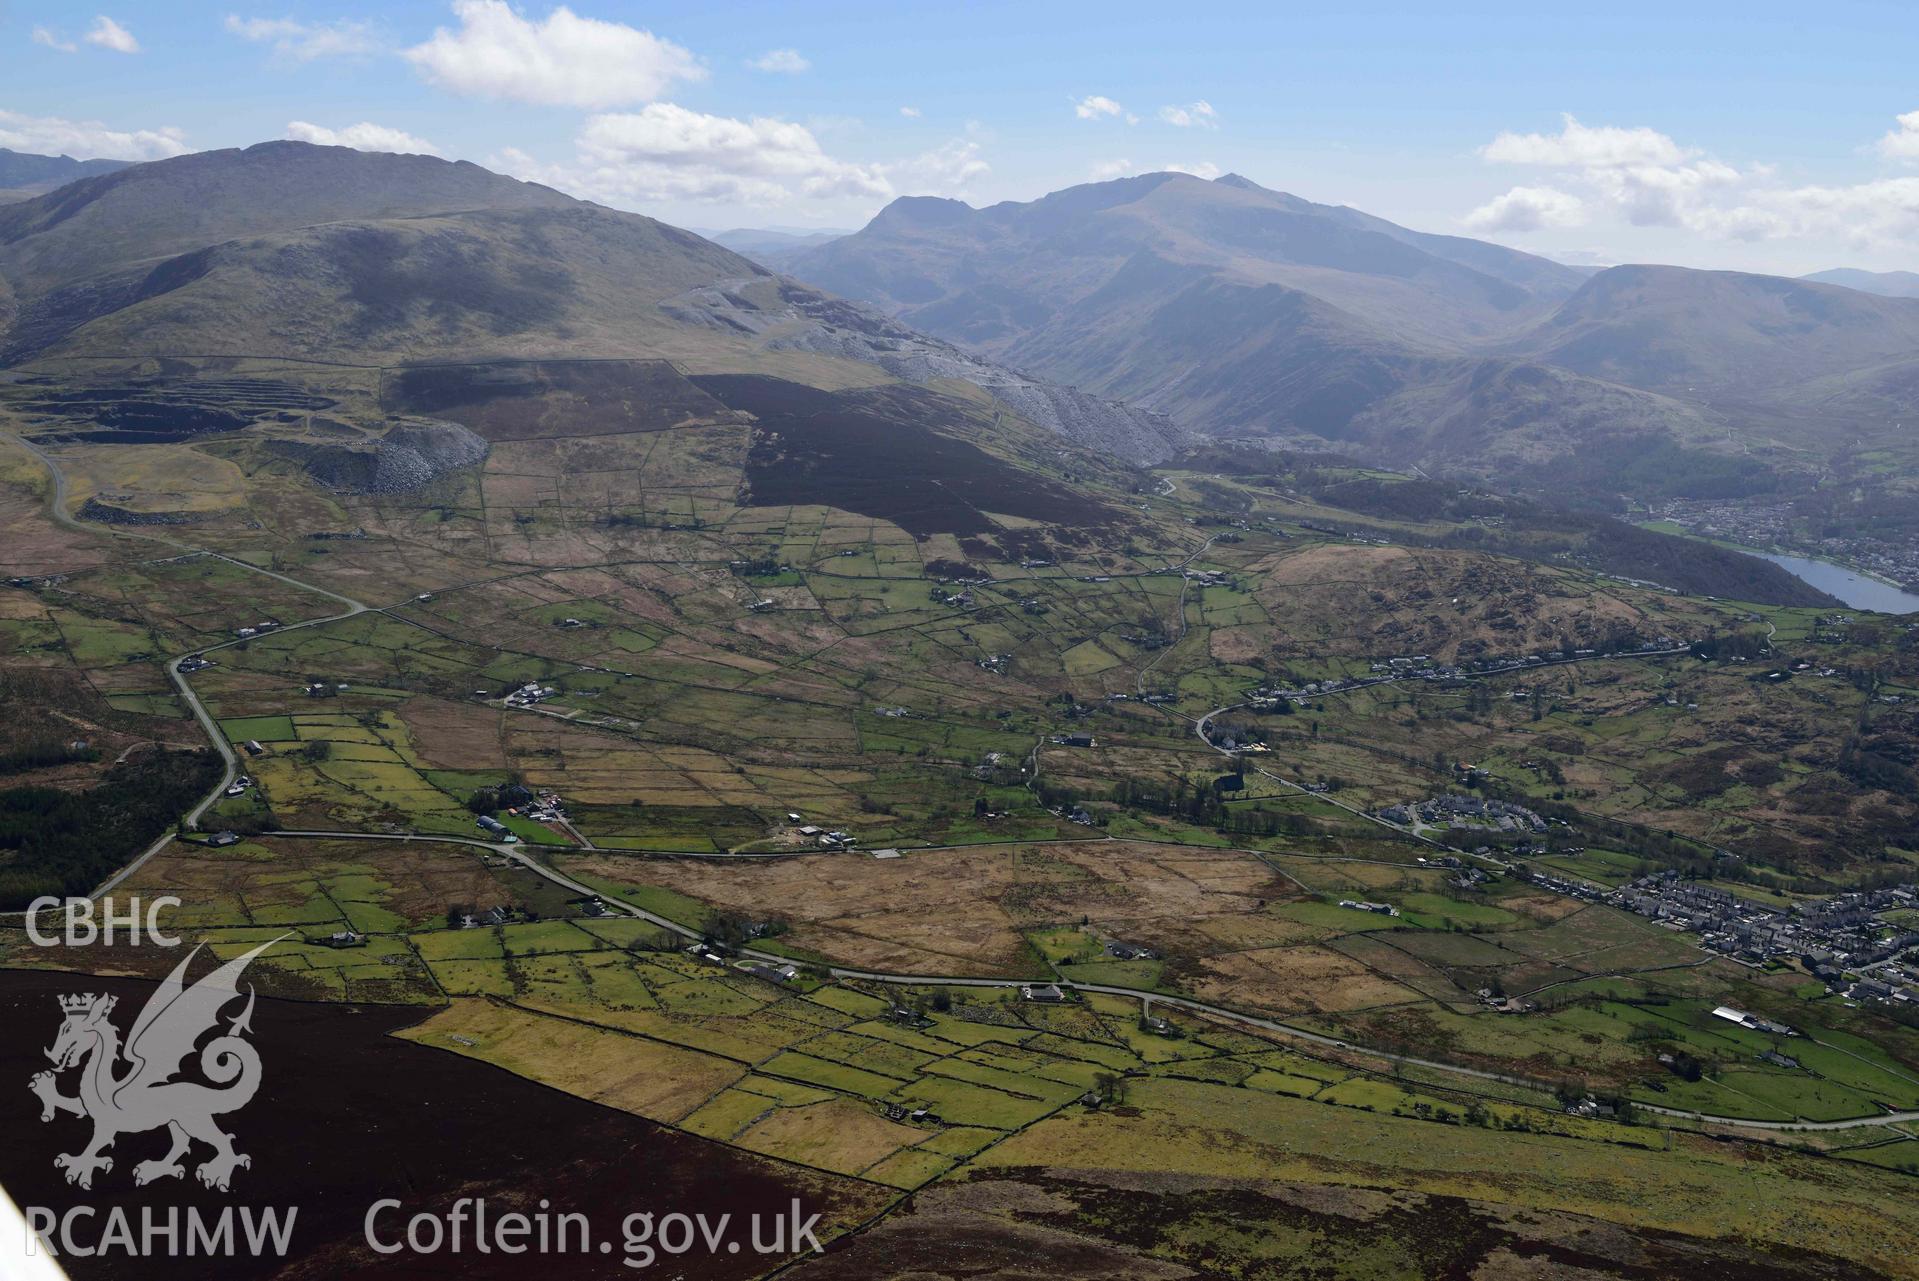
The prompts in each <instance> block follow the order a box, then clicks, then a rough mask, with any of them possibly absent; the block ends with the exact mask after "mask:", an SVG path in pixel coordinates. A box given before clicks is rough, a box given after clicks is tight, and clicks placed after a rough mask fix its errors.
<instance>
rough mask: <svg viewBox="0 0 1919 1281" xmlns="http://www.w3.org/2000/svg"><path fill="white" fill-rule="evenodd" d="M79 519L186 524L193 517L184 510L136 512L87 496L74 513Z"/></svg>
mask: <svg viewBox="0 0 1919 1281" xmlns="http://www.w3.org/2000/svg"><path fill="white" fill-rule="evenodd" d="M75 514H76V515H78V516H79V518H80V519H81V520H91V521H95V522H97V523H99V524H102V525H187V524H191V523H192V521H193V517H192V516H189V515H188V514H187V513H185V512H136V511H129V510H127V509H126V508H125V507H115V506H113V505H112V504H110V503H103V502H101V501H100V500H99V499H98V498H89V499H87V501H86V502H85V503H84V504H83V505H82V506H81V508H80V510H79V511H78V512H77V513H75Z"/></svg>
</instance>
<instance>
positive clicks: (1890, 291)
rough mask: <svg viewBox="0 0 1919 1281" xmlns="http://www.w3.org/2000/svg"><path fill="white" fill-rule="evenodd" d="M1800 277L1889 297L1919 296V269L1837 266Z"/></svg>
mask: <svg viewBox="0 0 1919 1281" xmlns="http://www.w3.org/2000/svg"><path fill="white" fill-rule="evenodd" d="M1800 279H1801V280H1814V281H1817V282H1819V283H1820V284H1822V285H1844V286H1845V287H1846V288H1847V289H1858V290H1862V291H1863V292H1865V293H1869V294H1880V295H1883V296H1884V297H1887V298H1919V271H1860V270H1859V269H1858V268H1856V267H1835V268H1833V269H1832V270H1831V271H1815V272H1814V273H1813V274H1812V275H1810V276H1801V277H1800Z"/></svg>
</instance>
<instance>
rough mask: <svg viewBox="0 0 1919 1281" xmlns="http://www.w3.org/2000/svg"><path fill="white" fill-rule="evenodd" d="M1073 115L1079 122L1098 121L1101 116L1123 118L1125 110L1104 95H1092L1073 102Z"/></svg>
mask: <svg viewBox="0 0 1919 1281" xmlns="http://www.w3.org/2000/svg"><path fill="white" fill-rule="evenodd" d="M1073 114H1074V115H1076V116H1078V117H1079V118H1080V119H1081V120H1098V119H1100V118H1101V117H1102V116H1112V117H1123V116H1125V115H1126V108H1124V107H1122V106H1120V105H1119V104H1118V103H1117V102H1114V101H1113V100H1112V99H1111V98H1108V97H1106V96H1105V95H1104V94H1098V93H1094V94H1088V95H1087V96H1086V97H1084V98H1081V99H1080V100H1079V101H1077V102H1075V103H1074V104H1073Z"/></svg>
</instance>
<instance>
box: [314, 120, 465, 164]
mask: <svg viewBox="0 0 1919 1281" xmlns="http://www.w3.org/2000/svg"><path fill="white" fill-rule="evenodd" d="M287 137H289V138H292V139H293V140H294V141H296V142H311V143H315V144H317V145H319V146H322V147H351V148H353V149H354V150H355V151H397V152H402V153H409V154H413V155H422V156H437V155H439V154H440V150H439V148H438V147H435V146H434V145H433V144H432V143H430V142H428V141H427V140H426V139H424V138H419V137H415V136H414V135H413V134H410V133H407V132H406V131H404V130H401V129H389V128H388V127H387V126H385V125H376V124H374V123H373V122H372V121H370V120H362V121H361V122H360V123H359V124H357V125H348V126H347V127H346V128H344V129H329V128H327V127H326V126H325V125H316V124H308V123H307V122H306V121H304V120H290V121H288V122H287Z"/></svg>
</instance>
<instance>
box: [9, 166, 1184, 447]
mask: <svg viewBox="0 0 1919 1281" xmlns="http://www.w3.org/2000/svg"><path fill="white" fill-rule="evenodd" d="M209 355H245V356H265V357H297V358H302V359H313V360H325V361H344V362H351V363H364V364H380V365H397V364H403V363H408V362H419V361H437V360H467V361H470V360H480V359H489V358H565V357H652V358H660V359H668V360H673V361H676V362H678V363H679V364H680V365H681V366H682V367H683V369H684V370H685V371H686V372H690V373H700V372H706V371H713V372H727V373H733V372H739V371H742V370H749V371H750V370H765V371H768V372H777V373H778V374H779V375H780V376H782V377H785V378H790V379H795V380H797V381H800V382H812V383H815V384H817V385H820V386H826V387H834V388H839V387H849V386H868V385H873V384H877V383H884V382H888V381H891V380H893V379H895V378H899V379H905V380H908V381H914V382H928V381H932V380H935V379H945V380H956V381H960V382H969V383H972V384H974V385H975V386H977V387H979V388H981V389H982V390H984V391H985V392H987V393H988V394H989V395H990V396H992V397H993V398H994V399H995V400H997V401H998V402H999V403H1001V404H1002V405H1004V406H1006V407H1009V408H1011V409H1012V410H1014V412H1015V413H1017V414H1018V415H1020V416H1021V418H1023V419H1024V420H1026V421H1029V422H1032V423H1035V424H1038V425H1039V426H1041V427H1044V428H1048V429H1050V430H1052V431H1055V432H1058V433H1061V434H1063V435H1066V436H1068V437H1070V438H1072V439H1074V440H1076V441H1079V442H1081V443H1084V444H1087V445H1089V446H1092V447H1094V448H1097V449H1099V450H1101V451H1103V452H1106V453H1109V454H1112V455H1116V456H1118V457H1120V458H1126V459H1140V458H1147V457H1155V458H1158V457H1165V456H1167V455H1168V454H1170V453H1171V452H1173V451H1174V449H1176V448H1177V447H1178V446H1179V445H1180V444H1181V443H1182V441H1183V438H1181V437H1179V435H1178V433H1177V432H1176V431H1175V430H1174V429H1173V428H1172V426H1171V425H1170V424H1169V423H1168V422H1167V421H1166V420H1165V419H1163V418H1160V417H1157V416H1155V415H1152V414H1149V413H1145V412H1142V411H1139V410H1137V409H1133V408H1130V407H1127V406H1123V405H1117V404H1113V403H1111V402H1109V401H1105V400H1102V399H1100V398H1098V397H1094V396H1090V395H1085V394H1082V393H1079V392H1075V391H1073V390H1071V389H1068V388H1061V387H1056V386H1052V385H1049V384H1046V383H1044V382H1043V381H1040V380H1036V379H1033V378H1029V377H1024V376H1022V375H1019V374H1015V373H1013V372H1011V371H1008V370H1006V369H1003V368H1000V367H998V366H996V365H993V364H991V363H990V362H987V361H983V360H981V359H980V358H978V357H977V356H973V355H970V354H968V353H965V352H962V351H959V350H957V349H956V348H954V347H953V346H951V345H950V344H947V343H944V342H941V341H938V340H934V339H928V338H925V337H923V336H922V335H920V334H918V333H915V332H914V331H912V330H910V329H908V328H906V327H905V326H903V325H900V324H898V323H896V322H892V321H889V320H887V319H886V318H884V317H883V316H880V315H878V314H875V313H873V312H870V311H867V310H864V309H861V308H857V307H853V306H849V305H848V304H847V303H845V302H843V301H841V300H839V299H837V298H833V297H830V296H828V295H825V294H822V293H820V292H819V291H817V290H813V289H808V288H805V287H803V286H800V285H797V284H795V283H793V282H791V281H786V280H782V279H781V278H779V277H778V276H776V275H774V274H773V273H771V272H769V271H767V270H766V269H764V268H762V267H760V266H758V265H756V264H755V263H753V262H751V261H748V260H747V259H745V258H743V257H741V256H740V255H738V254H736V253H734V252H732V251H731V250H728V249H725V248H723V247H721V246H720V245H717V244H715V243H713V242H711V241H709V240H704V239H702V238H701V237H699V236H696V235H694V234H693V233H691V232H688V231H682V230H680V229H679V228H676V227H670V226H668V225H666V224H664V223H661V222H656V221H654V220H653V219H651V218H646V217H642V216H641V215H638V214H630V213H621V212H618V211H615V210H611V209H607V208H605V207H603V206H600V205H595V204H590V203H587V202H585V201H580V200H575V199H573V198H571V197H569V196H566V195H563V194H561V193H560V192H557V191H554V190H552V189H551V188H548V187H543V186H539V185H537V184H534V183H526V182H519V181H516V180H514V179H511V178H506V177H502V176H500V175H499V174H495V173H490V172H488V171H487V170H485V169H482V168H480V167H479V166H477V165H473V164H468V163H465V162H458V163H455V162H449V161H445V160H439V159H436V158H433V157H430V156H401V155H391V154H384V153H370V152H361V151H354V150H350V149H347V148H343V147H318V146H312V145H309V144H306V143H298V142H270V143H262V144H260V145H258V146H254V147H248V148H246V149H245V150H227V151H210V152H201V153H197V154H194V155H188V156H181V157H178V158H176V159H171V160H162V161H155V162H153V163H149V164H142V165H135V166H131V167H125V168H118V169H116V170H115V171H113V172H110V173H105V174H101V175H98V176H92V177H83V178H80V179H79V180H77V181H74V182H70V183H68V184H66V185H64V186H62V187H60V188H58V189H57V190H55V191H53V192H50V193H48V194H46V195H43V196H39V197H36V198H34V199H30V200H26V201H23V202H19V203H16V204H11V205H6V206H0V366H8V365H12V366H19V365H23V364H30V363H32V362H36V361H46V360H48V359H50V358H57V357H68V356H93V357H112V358H119V359H127V358H133V359H137V358H140V357H155V358H165V357H169V356H209Z"/></svg>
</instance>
